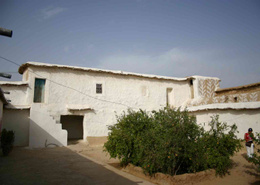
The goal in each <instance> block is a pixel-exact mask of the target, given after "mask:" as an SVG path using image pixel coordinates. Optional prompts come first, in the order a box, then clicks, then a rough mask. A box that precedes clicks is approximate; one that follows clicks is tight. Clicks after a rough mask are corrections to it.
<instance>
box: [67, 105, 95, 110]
mask: <svg viewBox="0 0 260 185" xmlns="http://www.w3.org/2000/svg"><path fill="white" fill-rule="evenodd" d="M66 107H67V109H68V110H69V111H84V110H93V109H92V108H90V107H89V106H86V105H78V104H76V105H67V106H66Z"/></svg>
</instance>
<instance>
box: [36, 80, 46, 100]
mask: <svg viewBox="0 0 260 185" xmlns="http://www.w3.org/2000/svg"><path fill="white" fill-rule="evenodd" d="M44 94H45V79H38V78H35V84H34V98H33V102H34V103H43V102H44Z"/></svg>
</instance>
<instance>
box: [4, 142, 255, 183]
mask: <svg viewBox="0 0 260 185" xmlns="http://www.w3.org/2000/svg"><path fill="white" fill-rule="evenodd" d="M245 156H246V150H245V148H243V149H242V150H241V151H240V152H238V153H237V154H236V155H235V156H234V157H233V158H232V159H233V161H234V167H233V168H232V169H231V170H230V172H231V173H230V175H226V176H225V177H224V178H220V177H215V175H214V172H212V171H208V172H200V173H196V174H184V175H179V176H175V177H170V176H167V175H163V174H160V173H158V174H156V175H155V177H152V178H151V177H149V176H146V175H144V174H143V173H142V170H141V169H140V168H138V167H134V166H131V165H130V166H128V167H127V168H123V169H122V168H120V165H119V161H118V160H116V159H110V157H109V155H107V154H106V153H105V152H103V148H102V147H101V146H100V147H90V146H88V145H86V144H85V143H83V142H75V143H71V145H69V146H68V147H59V148H45V149H33V150H31V149H25V148H15V149H14V150H13V151H12V153H11V154H10V156H8V157H3V156H2V154H1V155H0V184H1V185H4V184H7V185H9V184H73V185H74V184H126V185H127V184H184V185H191V184H193V185H208V184H211V185H218V184H220V185H232V184H235V185H258V184H259V185H260V173H259V172H258V171H257V170H256V166H255V165H252V164H251V163H248V162H247V160H246V158H245ZM126 172H127V173H126ZM131 174H133V175H135V176H133V175H131Z"/></svg>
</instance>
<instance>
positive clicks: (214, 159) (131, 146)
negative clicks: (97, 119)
mask: <svg viewBox="0 0 260 185" xmlns="http://www.w3.org/2000/svg"><path fill="white" fill-rule="evenodd" d="M213 125H216V128H217V129H213ZM210 126H211V129H210V130H209V131H207V132H206V131H204V129H203V127H201V126H199V125H197V123H196V119H195V117H193V116H191V115H189V113H188V111H187V110H184V111H181V110H180V109H171V108H169V107H166V108H164V109H161V110H159V111H152V113H150V114H148V113H147V112H145V111H143V110H140V111H137V112H135V111H132V110H129V111H128V113H127V114H126V113H124V114H123V115H121V116H119V117H117V123H116V124H115V125H112V126H109V130H110V133H109V136H108V141H107V142H106V143H105V145H104V147H105V150H106V151H107V152H108V153H109V154H110V156H111V157H112V158H119V159H120V160H121V164H122V165H127V164H128V163H132V164H134V165H136V166H140V167H142V168H143V170H144V171H145V172H146V173H149V174H154V173H157V172H162V173H165V174H170V175H176V174H183V173H191V172H198V171H202V170H206V169H208V168H213V169H216V174H218V175H220V176H222V175H225V174H226V173H228V168H229V167H230V166H231V159H230V156H232V155H234V153H235V152H236V151H238V150H239V148H240V147H241V145H240V142H239V140H237V138H236V135H235V133H236V132H237V127H236V126H235V125H232V126H228V125H227V124H226V123H221V122H219V121H218V116H216V117H213V118H212V121H211V123H210ZM226 132H227V133H226Z"/></svg>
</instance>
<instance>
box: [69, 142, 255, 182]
mask: <svg viewBox="0 0 260 185" xmlns="http://www.w3.org/2000/svg"><path fill="white" fill-rule="evenodd" d="M69 148H70V149H71V150H73V151H75V152H79V153H81V154H83V155H86V156H89V157H91V158H93V159H95V160H97V161H101V162H102V163H106V164H109V165H111V166H113V167H115V168H118V169H121V170H122V171H125V172H128V173H130V174H133V175H135V176H138V177H141V178H143V179H145V180H148V181H150V182H152V183H155V184H176V185H178V184H180V185H191V184H193V185H208V184H210V185H219V184H221V185H231V184H235V185H260V172H259V171H257V167H256V166H255V165H253V164H252V163H249V162H248V161H247V159H246V148H245V147H243V148H242V149H241V150H240V151H239V152H238V153H236V154H235V155H234V156H233V157H232V160H233V162H234V166H233V168H232V169H230V175H226V176H225V177H223V178H221V177H216V176H215V171H213V170H209V171H206V172H199V173H196V174H183V175H178V176H175V177H171V176H168V175H164V174H160V173H158V174H156V175H155V177H149V176H146V175H144V174H143V172H142V169H141V168H138V167H134V166H132V165H129V166H128V167H126V168H124V169H122V168H120V165H119V161H118V160H116V159H110V157H109V155H108V154H107V153H105V152H103V148H102V147H101V146H100V147H89V146H88V147H87V148H84V149H83V148H82V147H80V145H70V146H69Z"/></svg>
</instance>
